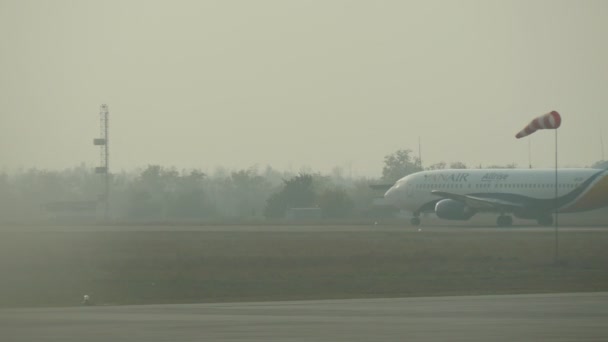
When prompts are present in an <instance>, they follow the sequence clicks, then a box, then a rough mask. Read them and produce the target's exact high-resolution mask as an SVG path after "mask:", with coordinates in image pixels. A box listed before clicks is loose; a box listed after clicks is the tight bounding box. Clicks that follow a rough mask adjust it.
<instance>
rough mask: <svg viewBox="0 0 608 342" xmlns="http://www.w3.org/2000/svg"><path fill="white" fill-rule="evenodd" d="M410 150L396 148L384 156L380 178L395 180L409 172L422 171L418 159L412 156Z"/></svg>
mask: <svg viewBox="0 0 608 342" xmlns="http://www.w3.org/2000/svg"><path fill="white" fill-rule="evenodd" d="M411 154H412V150H410V149H406V150H398V151H396V152H394V153H392V154H389V155H387V156H385V157H384V167H383V168H382V180H383V181H386V182H395V181H397V180H398V179H400V178H402V177H404V176H407V175H409V174H411V173H414V172H418V171H422V167H421V166H420V159H419V158H417V157H413V156H412V155H411Z"/></svg>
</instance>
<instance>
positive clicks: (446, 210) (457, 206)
mask: <svg viewBox="0 0 608 342" xmlns="http://www.w3.org/2000/svg"><path fill="white" fill-rule="evenodd" d="M435 214H437V217H439V218H441V219H444V220H468V219H470V218H471V216H473V215H475V211H474V210H472V209H471V208H469V207H467V206H466V204H464V203H462V202H458V201H454V200H451V199H443V200H441V201H439V202H437V204H435Z"/></svg>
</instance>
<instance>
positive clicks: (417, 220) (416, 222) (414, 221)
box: [410, 216, 420, 226]
mask: <svg viewBox="0 0 608 342" xmlns="http://www.w3.org/2000/svg"><path fill="white" fill-rule="evenodd" d="M410 223H411V224H412V226H419V225H420V217H418V216H414V217H412V218H411V219H410Z"/></svg>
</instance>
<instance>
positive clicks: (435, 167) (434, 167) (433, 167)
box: [427, 162, 447, 170]
mask: <svg viewBox="0 0 608 342" xmlns="http://www.w3.org/2000/svg"><path fill="white" fill-rule="evenodd" d="M446 166H447V164H446V163H445V162H439V163H435V164H433V165H431V166H429V167H427V170H443V169H445V167H446Z"/></svg>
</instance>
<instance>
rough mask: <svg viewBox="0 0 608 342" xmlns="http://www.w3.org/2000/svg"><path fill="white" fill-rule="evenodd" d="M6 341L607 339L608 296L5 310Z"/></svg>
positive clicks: (1, 322)
mask: <svg viewBox="0 0 608 342" xmlns="http://www.w3.org/2000/svg"><path fill="white" fill-rule="evenodd" d="M0 340H1V341H12V342H19V341H28V342H31V341H64V342H65V341H78V342H81V341H146V342H153V341H349V342H350V341H606V340H608V292H599V293H571V294H544V295H543V294H537V295H505V296H459V297H427V298H400V299H363V300H361V299H359V300H328V301H294V302H265V303H231V304H185V305H146V306H103V307H102V306H92V307H74V308H44V309H4V310H0Z"/></svg>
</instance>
